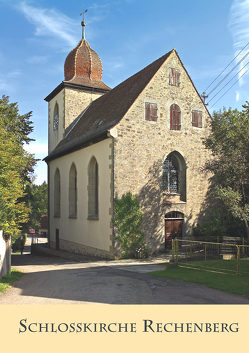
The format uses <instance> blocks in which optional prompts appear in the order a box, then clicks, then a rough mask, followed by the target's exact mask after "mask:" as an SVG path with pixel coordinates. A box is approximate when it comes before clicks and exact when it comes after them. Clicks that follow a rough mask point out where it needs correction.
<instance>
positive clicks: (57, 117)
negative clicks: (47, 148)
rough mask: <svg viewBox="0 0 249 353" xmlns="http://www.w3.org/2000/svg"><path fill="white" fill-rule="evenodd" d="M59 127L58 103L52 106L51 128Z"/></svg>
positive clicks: (56, 128)
mask: <svg viewBox="0 0 249 353" xmlns="http://www.w3.org/2000/svg"><path fill="white" fill-rule="evenodd" d="M58 127H59V106H58V103H56V104H55V107H54V117H53V130H54V131H55V130H58Z"/></svg>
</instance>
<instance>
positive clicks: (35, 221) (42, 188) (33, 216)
mask: <svg viewBox="0 0 249 353" xmlns="http://www.w3.org/2000/svg"><path fill="white" fill-rule="evenodd" d="M25 193H26V195H25V198H24V200H25V203H26V205H27V207H28V208H29V210H30V212H29V220H28V222H27V223H26V224H24V225H23V227H22V229H23V231H24V232H26V233H28V231H29V229H30V228H32V229H35V230H36V231H38V229H39V225H40V220H41V216H42V215H46V214H47V213H48V185H47V183H46V182H44V183H43V184H41V185H35V184H33V183H32V184H30V183H29V184H27V185H26V188H25Z"/></svg>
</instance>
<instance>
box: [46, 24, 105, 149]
mask: <svg viewBox="0 0 249 353" xmlns="http://www.w3.org/2000/svg"><path fill="white" fill-rule="evenodd" d="M81 25H82V28H83V29H82V39H81V40H80V42H79V44H78V45H77V46H76V47H75V48H74V49H73V50H72V51H71V52H70V53H69V54H68V56H67V58H66V60H65V64H64V81H62V82H61V84H60V85H59V86H57V87H56V88H55V89H54V90H53V91H52V92H51V93H50V94H49V95H48V96H47V97H46V98H45V101H47V102H48V152H49V153H51V152H52V151H53V150H54V148H55V147H56V146H57V145H58V143H59V142H60V141H61V140H62V139H63V137H64V136H65V133H67V131H68V130H70V124H72V123H73V122H74V121H75V119H76V118H77V117H78V116H79V114H80V113H81V112H82V111H84V110H85V109H87V107H88V106H89V104H91V102H92V101H94V100H95V99H97V98H99V97H100V96H102V95H103V94H105V93H107V92H108V91H109V90H110V88H109V87H108V86H107V85H105V84H104V83H103V82H102V72H103V68H102V62H101V60H100V58H99V56H98V54H97V53H96V52H95V51H94V50H93V49H92V48H91V47H90V45H89V44H88V42H87V40H86V39H85V30H84V29H85V28H84V27H85V22H84V20H83V21H82V22H81ZM75 122H76V121H75ZM72 125H74V124H72Z"/></svg>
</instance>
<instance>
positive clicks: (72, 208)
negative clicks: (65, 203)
mask: <svg viewBox="0 0 249 353" xmlns="http://www.w3.org/2000/svg"><path fill="white" fill-rule="evenodd" d="M69 217H71V218H76V217H77V170H76V167H75V164H74V163H73V164H72V166H71V168H70V172H69Z"/></svg>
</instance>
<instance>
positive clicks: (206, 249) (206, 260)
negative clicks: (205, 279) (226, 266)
mask: <svg viewBox="0 0 249 353" xmlns="http://www.w3.org/2000/svg"><path fill="white" fill-rule="evenodd" d="M206 261H207V244H206V243H205V271H206V268H207V266H206Z"/></svg>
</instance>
